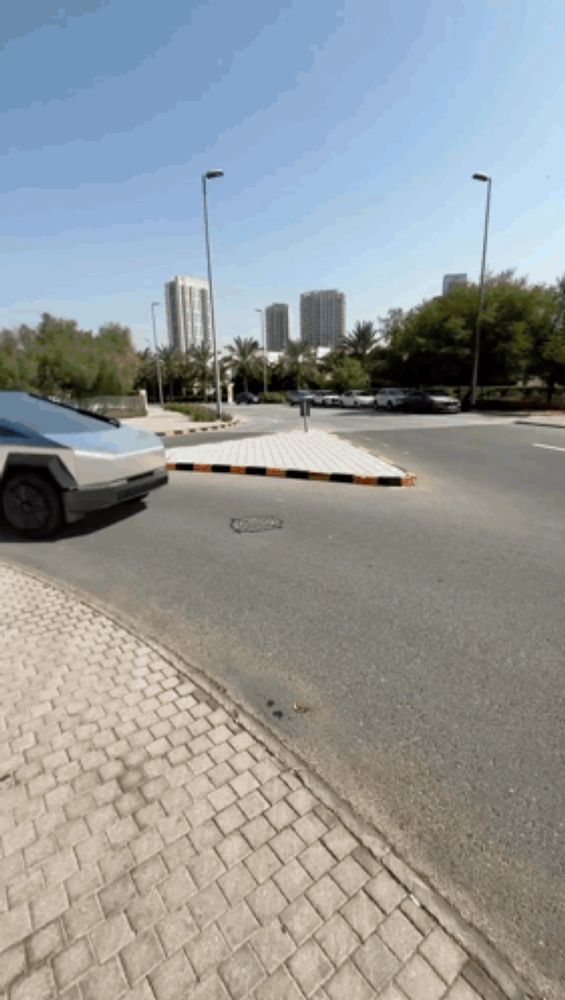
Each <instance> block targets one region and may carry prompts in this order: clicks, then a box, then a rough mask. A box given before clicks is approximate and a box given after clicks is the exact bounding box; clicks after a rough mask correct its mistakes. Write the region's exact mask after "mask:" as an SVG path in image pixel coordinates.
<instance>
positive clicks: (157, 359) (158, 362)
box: [151, 302, 164, 406]
mask: <svg viewBox="0 0 565 1000" xmlns="http://www.w3.org/2000/svg"><path fill="white" fill-rule="evenodd" d="M159 305H160V303H159V302H152V303H151V319H152V321H153V343H154V345H155V364H156V365H157V385H158V386H159V405H160V406H163V403H164V399H163V376H162V374H161V358H160V357H159V344H158V342H157V320H156V319H155V309H156V308H157V306H159Z"/></svg>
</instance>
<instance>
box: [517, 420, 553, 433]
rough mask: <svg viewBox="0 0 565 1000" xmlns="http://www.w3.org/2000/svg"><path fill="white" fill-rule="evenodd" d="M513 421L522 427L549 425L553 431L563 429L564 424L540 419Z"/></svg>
mask: <svg viewBox="0 0 565 1000" xmlns="http://www.w3.org/2000/svg"><path fill="white" fill-rule="evenodd" d="M514 423H515V424H522V426H523V427H551V428H552V429H553V430H555V431H565V424H549V423H547V422H546V421H542V420H515V421H514Z"/></svg>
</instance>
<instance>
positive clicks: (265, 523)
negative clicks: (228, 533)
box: [230, 514, 284, 535]
mask: <svg viewBox="0 0 565 1000" xmlns="http://www.w3.org/2000/svg"><path fill="white" fill-rule="evenodd" d="M283 523H284V522H283V519H282V517H274V516H272V515H271V514H263V515H260V516H258V517H232V519H231V521H230V528H232V529H233V530H234V531H237V533H238V535H244V534H256V533H257V532H259V531H274V530H275V528H282V526H283Z"/></svg>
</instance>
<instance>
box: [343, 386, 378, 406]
mask: <svg viewBox="0 0 565 1000" xmlns="http://www.w3.org/2000/svg"><path fill="white" fill-rule="evenodd" d="M374 403H375V397H374V396H373V395H372V394H371V393H370V392H369V391H368V390H365V389H347V391H346V392H342V394H341V396H340V405H341V406H355V407H359V406H374Z"/></svg>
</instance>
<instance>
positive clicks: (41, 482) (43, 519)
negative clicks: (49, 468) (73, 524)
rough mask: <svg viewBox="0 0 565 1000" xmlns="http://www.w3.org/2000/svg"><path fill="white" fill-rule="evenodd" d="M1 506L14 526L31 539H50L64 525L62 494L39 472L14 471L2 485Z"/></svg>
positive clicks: (5, 515) (10, 523) (9, 522)
mask: <svg viewBox="0 0 565 1000" xmlns="http://www.w3.org/2000/svg"><path fill="white" fill-rule="evenodd" d="M1 506H2V513H3V515H4V517H5V518H6V521H7V522H8V524H9V525H10V527H12V528H14V530H15V531H18V532H19V533H20V534H22V535H27V537H28V538H47V537H48V536H49V535H53V534H54V533H55V532H56V531H58V530H59V528H60V527H61V525H62V524H63V506H62V503H61V494H60V492H59V490H58V489H57V487H56V486H54V485H53V483H52V482H51V480H50V479H48V478H47V477H46V476H42V475H39V474H38V473H37V472H28V471H27V470H25V471H24V470H22V471H21V472H14V473H12V475H10V476H9V478H8V479H7V480H6V481H5V483H4V486H3V488H2V496H1Z"/></svg>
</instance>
